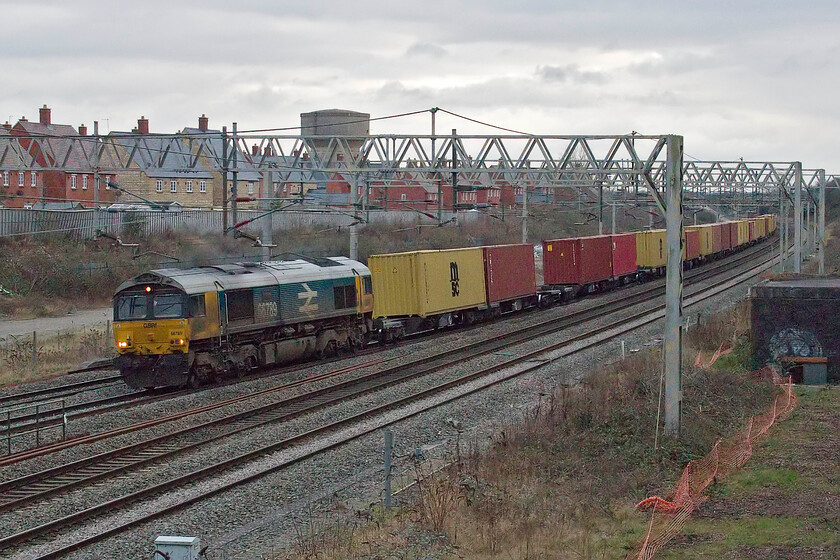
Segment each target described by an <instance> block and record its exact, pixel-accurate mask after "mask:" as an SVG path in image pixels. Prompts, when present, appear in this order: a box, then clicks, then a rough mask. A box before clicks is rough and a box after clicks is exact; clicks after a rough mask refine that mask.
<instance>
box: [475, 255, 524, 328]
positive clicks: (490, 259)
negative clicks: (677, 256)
mask: <svg viewBox="0 0 840 560" xmlns="http://www.w3.org/2000/svg"><path fill="white" fill-rule="evenodd" d="M481 249H482V251H483V257H484V279H485V288H486V301H487V304H488V305H489V306H490V308H491V310H492V311H493V313H494V314H496V315H498V314H501V313H504V312H508V311H519V310H521V309H524V308H526V307H531V306H533V305H536V303H537V285H536V277H537V274H536V267H535V262H534V247H533V246H532V245H530V244H520V245H491V246H486V247H482V248H481Z"/></svg>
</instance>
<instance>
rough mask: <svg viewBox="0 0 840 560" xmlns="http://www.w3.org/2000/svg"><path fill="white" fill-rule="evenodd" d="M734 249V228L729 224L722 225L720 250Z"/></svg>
mask: <svg viewBox="0 0 840 560" xmlns="http://www.w3.org/2000/svg"><path fill="white" fill-rule="evenodd" d="M731 248H732V228H731V227H729V222H723V223H721V224H720V250H721V251H726V250H728V249H731Z"/></svg>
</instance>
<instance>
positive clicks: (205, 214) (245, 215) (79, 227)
mask: <svg viewBox="0 0 840 560" xmlns="http://www.w3.org/2000/svg"><path fill="white" fill-rule="evenodd" d="M265 212H266V211H265V210H239V211H238V217H237V219H238V220H239V221H245V220H249V219H252V218H256V217H257V216H259V215H261V214H264V213H265ZM351 214H352V212H351V211H350V210H347V214H341V213H336V212H323V211H322V212H318V211H306V210H303V211H301V210H286V211H283V212H275V213H274V214H271V215H270V216H267V217H265V218H261V219H260V220H258V221H256V222H254V223H253V224H248V225H246V226H244V227H243V228H242V230H243V231H246V232H248V233H251V234H253V235H259V234H260V230H261V228H262V227H263V224H262V220H269V219H270V220H271V225H272V229H273V230H285V229H294V228H299V227H323V228H339V227H346V226H349V225H350V224H353V223H358V222H357V221H356V219H355V218H354V217H353V216H352V215H351ZM359 216H360V218H361V219H362V220H369V223H371V224H386V225H402V226H411V225H415V224H419V223H424V224H433V223H435V220H433V219H432V218H431V217H429V216H426V215H423V214H420V213H418V212H412V211H408V210H387V211H386V210H371V211H368V212H360V214H359ZM442 217H443V220H444V221H445V220H449V219H451V218H452V213H451V212H444V213H443V216H442ZM480 219H490V218H489V217H487V216H486V215H485V214H483V213H481V212H460V213H458V220H459V221H461V222H466V221H470V222H472V221H476V220H480ZM228 220H229V222H228V223H229V224H231V225H232V223H233V222H232V220H231V217H230V215H229V216H228ZM222 226H223V218H222V211H221V210H211V209H205V210H181V211H167V212H151V211H120V212H109V211H107V210H101V209H100V210H98V209H85V210H25V209H12V208H0V238H2V237H17V236H23V235H39V234H47V233H53V234H57V235H69V236H72V237H75V238H79V239H90V238H93V237H95V235H96V231H97V230H102V231H104V232H107V233H110V234H112V235H122V234H125V233H129V232H131V233H137V234H145V235H160V234H163V233H166V232H168V231H189V232H192V233H201V234H206V233H214V232H215V233H220V232H221V231H222Z"/></svg>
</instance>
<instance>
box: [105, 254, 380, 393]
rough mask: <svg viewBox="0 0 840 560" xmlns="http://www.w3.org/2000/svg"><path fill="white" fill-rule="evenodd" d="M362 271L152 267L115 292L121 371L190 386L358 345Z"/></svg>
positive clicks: (346, 266) (305, 262)
mask: <svg viewBox="0 0 840 560" xmlns="http://www.w3.org/2000/svg"><path fill="white" fill-rule="evenodd" d="M372 312H373V288H372V284H371V278H370V271H369V270H368V268H367V267H366V266H365V265H364V264H362V263H360V262H357V261H353V260H350V259H347V258H344V257H332V258H324V259H297V260H290V261H271V262H263V263H240V264H230V265H219V266H205V267H199V268H188V269H162V270H152V271H150V272H146V273H143V274H140V275H139V276H136V277H134V278H132V279H131V280H128V281H127V282H124V283H123V284H122V285H121V286H120V287H119V288H118V289H117V293H116V295H115V296H114V337H115V340H116V344H117V350H118V353H119V357H118V364H119V368H120V373H121V375H122V377H123V379H124V380H125V382H126V384H127V385H129V386H130V387H133V388H150V387H159V386H183V385H188V386H192V387H197V386H200V385H204V384H209V383H212V382H214V381H216V380H219V379H223V378H230V377H239V376H241V375H243V374H244V373H245V372H247V371H248V370H250V369H253V368H256V367H260V366H267V365H272V364H278V363H282V362H288V361H293V360H298V359H305V358H308V357H312V356H330V355H334V354H337V353H338V352H341V351H353V350H355V349H357V348H360V347H362V346H363V345H364V344H365V341H366V340H367V338H368V336H369V333H370V332H371V329H372V327H373V322H372V317H371V315H372Z"/></svg>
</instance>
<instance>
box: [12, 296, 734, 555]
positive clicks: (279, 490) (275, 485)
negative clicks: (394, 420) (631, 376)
mask: <svg viewBox="0 0 840 560" xmlns="http://www.w3.org/2000/svg"><path fill="white" fill-rule="evenodd" d="M638 289H642V287H638V286H635V287H632V288H628V289H626V290H627V291H632V290H638ZM733 291H738V292H740V293H736V294H731V293H729V294H726V295H724V296H718V297H717V298H715V299H714V300H709V302H707V303H704V304H703V306H702V312H713V311H714V310H716V309H718V308H723V307H728V306H729V305H731V304H732V303H733V302H734V301H737V300H739V299H741V298H742V297H743V295H744V294H745V292H746V290H745V289H740V290H733ZM622 293H624V291H623V292H622ZM591 301H592V300H585V301H580V302H576V303H574V304H572V305H569V306H564V307H561V308H556V309H553V310H549V311H547V312H544V313H526V314H522V315H520V316H517V317H515V318H511V320H510V321H507V322H505V323H504V324H501V323H494V324H490V325H486V326H484V327H483V328H481V329H474V330H465V331H460V332H453V333H450V334H447V335H445V336H442V337H436V338H434V339H433V340H423V341H420V342H418V343H416V344H413V345H412V346H411V347H410V353H411V355H412V357H415V358H416V357H418V356H431V355H434V354H436V353H438V352H440V351H441V350H443V349H446V348H451V347H457V346H463V345H464V344H466V343H468V342H470V341H472V340H477V339H481V338H484V337H486V336H488V335H491V334H495V333H497V332H498V333H503V332H505V331H509V330H510V326H511V325H512V324H522V323H533V322H537V321H543V320H546V319H547V318H550V317H557V316H561V315H565V314H567V313H569V312H571V311H572V310H574V309H576V308H579V307H582V306H586V305H591V303H590V302H591ZM691 312H692V313H694V312H695V311H694V310H691ZM601 322H605V321H604V320H601ZM609 322H612V320H610V321H609ZM590 326H591V325H590ZM585 328H588V327H582V326H581V327H577V328H576V329H575V331H577V330H581V331H582V330H585ZM659 329H661V327H659V326H656V325H654V326H651V327H647V328H645V329H643V330H642V331H640V332H639V333H637V334H632V335H628V336H627V337H626V341H627V343H628V346H627V349H628V350H631V349H633V348H637V347H641V346H642V345H644V344H645V343H648V344H649V343H650V342H651V339H652V335H655V334H656V332H657V331H658V330H659ZM555 336H556V335H555ZM560 338H566V335H564V336H562V337H560ZM531 346H538V345H536V344H535V343H526V344H525V345H522V346H521V347H519V348H517V350H516V352H521V351H524V349H525V348H526V347H531ZM400 353H402V354H407V353H408V352H407V351H406V347H402V348H393V349H388V350H385V351H384V352H383V353H382V354H377V355H376V357H380V356H382V355H385V356H389V355H395V354H400ZM506 353H507V352H506ZM619 353H620V342H619V341H614V342H611V343H608V344H606V345H605V346H602V347H600V348H597V349H594V350H588V351H585V352H583V353H581V354H579V355H576V356H572V357H570V358H566V359H564V360H561V361H558V362H556V363H554V364H551V365H549V366H546V367H545V368H543V369H542V370H540V371H539V372H537V373H534V374H528V375H526V376H523V377H522V378H519V379H516V380H513V381H509V382H506V383H504V384H503V385H500V386H496V387H493V388H490V389H487V390H485V391H483V392H482V393H480V394H476V395H473V396H470V397H466V398H463V399H461V400H459V401H456V403H453V404H450V405H447V406H444V407H441V408H440V409H437V410H434V411H431V412H426V413H422V414H420V415H418V416H416V417H415V418H412V419H409V420H406V421H404V422H402V423H401V424H400V425H399V427H398V436H397V441H398V450H399V452H401V451H405V450H408V449H413V448H415V447H419V446H422V445H424V444H428V443H429V442H434V441H438V440H440V439H441V438H445V437H447V436H451V435H452V433H453V430H452V428H451V427H450V425H449V424H448V423H447V422H446V420H447V419H448V418H457V419H458V421H459V422H460V423H461V424H462V426H464V428H466V429H472V430H475V431H474V433H475V437H476V438H478V440H480V441H484V440H485V438H486V436H487V435H490V434H492V433H494V432H495V431H496V430H498V429H499V427H500V426H503V425H504V423H505V422H506V421H508V420H509V419H510V411H511V410H513V411H520V410H523V409H526V408H528V407H530V406H533V404H534V403H535V402H536V401H538V400H539V394H540V393H546V392H549V391H550V390H551V388H552V387H554V386H556V384H557V382H558V380H561V379H564V378H567V377H568V376H570V375H575V374H576V373H580V372H585V371H587V369H591V368H594V367H597V366H598V365H600V364H605V363H608V362H610V361H613V360H615V359H616V357H617V355H618V354H619ZM370 359H371V358H370V357H363V358H354V359H353V360H355V361H359V362H362V361H366V360H370ZM506 359H508V358H507V357H506V356H498V355H496V356H492V355H491V356H487V357H483V358H479V359H476V360H473V361H472V362H471V364H470V365H469V366H466V365H465V366H461V367H459V368H452V370H453V371H450V370H447V371H446V372H441V373H440V374H438V375H435V376H433V378H432V377H429V378H426V379H423V380H421V381H417V382H414V383H412V384H408V385H405V386H400V387H397V388H395V389H392V390H389V391H386V392H384V393H383V394H381V395H371V396H368V397H366V398H364V399H360V400H357V401H354V402H353V403H350V404H348V405H346V406H342V407H336V408H333V409H329V410H327V411H322V412H320V413H316V414H314V415H310V416H308V417H305V418H301V419H297V420H295V421H293V422H291V423H288V424H283V425H281V426H276V427H273V428H271V429H265V430H260V431H259V433H251V434H249V435H247V436H245V437H238V438H237V439H236V441H235V443H231V444H230V445H226V446H214V447H212V448H208V449H203V450H201V451H199V452H196V453H194V454H190V455H189V456H184V458H183V459H179V460H178V461H177V462H173V463H172V464H164V465H160V466H157V467H152V468H150V469H146V470H145V471H144V472H143V477H142V478H143V480H142V481H140V480H136V477H126V478H125V479H124V480H122V481H121V483H122V485H123V486H124V490H125V491H129V490H133V489H135V488H137V487H139V486H145V485H146V484H147V483H148V482H149V481H150V480H157V479H159V478H163V477H169V476H172V474H173V473H176V472H177V473H187V472H191V471H190V469H191V468H193V466H194V465H196V464H207V463H208V462H213V461H216V460H218V459H219V458H220V457H223V456H230V455H231V454H233V453H235V452H236V451H238V450H243V449H249V448H250V449H252V448H253V447H254V446H255V445H256V444H258V443H265V442H273V441H277V440H278V439H280V438H282V437H284V435H288V434H290V433H292V432H293V431H295V428H296V427H300V426H306V425H310V424H312V423H313V422H314V421H315V420H316V418H320V419H322V420H329V419H333V418H334V417H335V416H336V415H337V414H341V413H343V412H352V411H358V410H361V408H362V407H364V406H366V405H367V404H369V403H371V402H382V401H383V400H389V399H394V398H397V397H398V396H399V395H402V394H406V393H408V392H409V389H410V388H416V387H417V386H421V385H423V384H428V385H431V384H432V383H433V381H434V382H439V381H440V380H441V379H449V378H453V377H457V376H460V375H463V374H464V373H466V372H468V371H474V370H475V369H476V367H478V366H480V365H490V364H494V363H497V362H498V361H500V360H501V361H504V360H506ZM344 363H346V362H342V365H343V364H344ZM374 367H376V366H374ZM381 367H385V365H384V364H382V365H381ZM324 369H330V368H329V366H319V365H317V364H316V365H313V366H312V368H307V369H306V371H301V372H296V373H295V374H292V375H295V376H297V377H300V376H303V375H311V374H312V373H317V372H319V370H320V371H323V370H324ZM351 375H358V372H353V373H352V374H351ZM575 376H576V375H575ZM279 382H280V380H278V379H277V378H270V379H259V380H254V381H251V382H245V384H238V385H234V386H229V387H223V388H216V389H210V390H207V391H203V392H201V393H197V394H193V395H188V396H185V397H179V398H177V399H171V400H169V401H165V402H162V403H156V404H155V405H151V406H148V407H143V408H142V409H137V410H133V411H131V413H130V414H128V415H127V414H126V413H125V412H121V413H115V414H114V416H117V417H118V418H114V419H113V420H107V419H106V418H105V417H106V416H108V415H103V416H99V417H96V418H95V419H90V422H91V424H92V425H95V427H96V428H95V429H103V422H106V423H107V422H109V421H113V422H114V423H115V424H116V425H123V424H124V423H126V418H125V417H126V416H131V421H137V420H140V419H142V418H144V417H156V415H160V414H161V413H166V412H167V411H172V410H183V409H184V408H185V407H188V406H194V405H196V404H206V402H208V399H211V398H212V400H213V401H217V400H221V399H223V398H229V396H232V395H235V394H241V393H242V392H246V391H247V390H249V389H250V390H254V391H255V390H259V389H261V388H265V386H267V385H266V384H274V385H276V384H278V383H279ZM275 399H276V397H271V398H270V399H268V400H275ZM173 401H174V402H173ZM191 401H194V402H191ZM248 405H249V406H250V405H251V403H248ZM216 412H217V413H218V415H219V416H220V415H222V414H227V413H229V412H230V409H227V408H226V409H225V410H224V411H223V412H222V411H216ZM213 416H214V417H218V416H216V415H213ZM206 418H207V417H204V418H202V419H206ZM80 422H81V421H80ZM182 422H185V423H189V421H182ZM75 428H76V429H81V430H84V429H85V427H83V426H79V427H75ZM172 429H173V427H172V426H171V425H167V426H164V427H161V428H159V429H158V430H157V431H158V432H159V433H167V432H171V431H172ZM147 432H148V433H147V434H146V435H148V434H149V433H151V432H152V431H151V430H150V431H147ZM127 437H128V438H129V439H133V440H135V441H136V439H137V437H136V436H127ZM101 443H102V444H103V447H105V448H111V447H113V446H114V442H101ZM91 447H92V446H91ZM91 447H88V449H86V450H85V453H84V455H87V454H89V453H90V451H89V450H90V448H91ZM72 454H73V452H68V453H67V454H66V455H64V456H62V457H50V458H46V459H44V460H43V461H37V462H41V463H49V462H51V461H52V462H55V463H64V462H66V461H67V456H68V455H72ZM269 459H270V458H266V460H269ZM274 459H275V460H276V459H277V457H274ZM380 461H381V436H380V435H379V434H374V435H369V436H364V437H362V438H360V439H359V440H357V441H356V442H354V443H351V444H349V445H346V446H344V447H342V448H340V449H338V450H336V451H334V452H330V453H328V454H326V455H323V456H320V457H317V458H314V459H311V460H307V461H305V462H303V463H301V464H299V465H296V466H294V467H291V468H289V469H287V470H285V471H283V472H282V473H278V474H274V475H269V476H267V477H265V478H263V479H261V480H260V481H259V482H257V483H254V484H250V485H248V486H247V487H243V488H240V489H237V490H233V491H229V492H226V493H224V494H222V495H219V496H217V497H215V498H212V499H209V500H207V501H205V502H202V503H201V504H199V505H196V506H193V507H190V508H188V509H187V510H185V511H184V512H183V513H182V514H181V515H179V516H176V517H177V518H178V519H177V520H175V521H173V520H162V521H160V522H156V523H151V524H147V525H145V526H143V528H142V529H140V530H137V531H134V532H131V533H129V534H127V535H125V536H121V537H120V538H119V539H112V541H113V542H111V541H106V542H105V543H102V544H101V545H99V546H97V547H95V548H91V549H90V550H86V551H85V554H82V553H79V554H77V555H74V556H73V557H78V558H82V557H84V558H89V557H91V556H90V554H91V553H92V552H94V551H100V552H101V553H102V554H106V551H107V553H118V554H119V557H125V558H144V557H147V553H144V552H142V551H143V550H145V551H147V552H148V551H149V548H148V546H149V544H150V543H151V542H152V541H153V540H154V535H155V534H196V535H200V536H202V538H203V539H204V541H205V543H208V542H214V541H217V542H225V541H230V542H229V544H228V545H227V548H226V550H227V551H228V552H230V553H231V554H233V553H235V552H245V551H249V550H250V551H252V552H258V551H261V550H263V548H261V547H270V546H271V543H275V546H276V542H283V541H286V542H288V539H289V537H290V534H291V535H294V532H295V527H296V526H297V527H298V529H299V527H300V526H299V525H296V523H298V524H299V523H300V520H298V521H297V522H296V521H295V517H294V516H289V515H285V516H280V517H279V518H278V519H277V521H276V522H275V523H272V524H270V527H261V522H260V521H261V520H264V519H271V518H272V515H271V514H272V513H273V512H276V510H277V508H278V507H281V506H283V505H284V504H286V505H288V504H289V503H295V502H300V500H304V502H308V500H307V496H310V495H322V496H327V495H328V496H329V498H328V499H325V500H321V502H326V506H332V507H338V505H339V504H335V503H333V502H335V501H336V500H337V499H338V500H340V501H341V502H342V503H345V502H346V503H351V502H353V503H357V504H358V503H364V502H365V501H366V500H371V499H373V500H375V499H376V497H377V492H376V491H375V489H376V487H377V486H378V483H377V482H376V479H377V478H378V477H377V476H376V475H377V474H379V470H380V469H381V467H380V466H379V465H380ZM37 462H36V461H33V462H32V463H37ZM27 467H29V468H30V469H31V468H33V467H32V466H31V465H27ZM37 468H43V465H41V467H37ZM253 468H255V466H254V465H249V466H248V467H245V468H243V469H241V470H242V471H244V472H248V471H250V470H252V469H253ZM5 470H6V469H4V471H5ZM235 474H236V473H230V474H229V475H227V476H235ZM3 476H4V478H5V477H6V473H5V472H4V473H3ZM380 476H381V475H380ZM347 480H352V481H354V485H352V486H351V487H350V488H348V489H347V490H343V491H339V490H338V489H339V488H341V487H342V486H346V481H347ZM217 483H218V479H216V480H213V481H206V482H201V483H198V484H197V485H196V487H197V488H203V487H207V486H208V485H211V484H217ZM109 488H110V490H111V491H110V492H109ZM324 488H333V489H334V490H335V492H338V493H337V494H336V497H335V498H334V497H333V493H331V492H327V494H324V492H325V491H324ZM366 488H367V490H365V489H366ZM371 489H373V492H372V493H371ZM184 492H187V490H186V489H185V490H184V491H183V492H178V493H177V494H175V496H178V495H181V494H183V493H184ZM112 493H113V488H112V486H111V485H110V484H102V485H99V486H95V487H93V488H87V489H83V490H80V491H77V492H71V493H70V494H68V495H67V496H63V497H61V498H58V499H56V500H52V501H50V502H49V503H48V504H47V505H46V507H43V506H44V505H43V504H39V506H38V508H32V509H40V510H42V511H46V512H49V515H46V514H45V515H44V518H47V517H55V514H56V512H57V511H65V508H67V511H69V509H77V508H78V507H79V506H81V505H83V504H87V503H94V501H95V500H96V499H97V497H99V498H101V497H103V496H108V495H112ZM313 493H314V494H313ZM171 499H174V497H173V496H164V497H162V498H160V499H159V500H165V501H169V500H171ZM321 502H318V503H317V504H315V505H313V506H312V507H311V508H306V512H307V515H308V516H311V515H312V514H313V512H316V511H317V512H318V513H319V514H320V513H329V511H330V509H329V508H328V507H327V508H326V509H324V508H325V507H326V506H325V505H324V504H323V503H321ZM68 504H72V506H70V505H68ZM316 506H317V507H316ZM313 508H316V509H313ZM281 509H282V508H281ZM40 518H41V515H39V514H38V512H35V511H31V510H25V511H24V512H17V513H14V514H9V515H7V516H4V517H2V518H0V519H2V521H3V525H4V526H5V527H7V531H8V532H11V529H12V528H13V527H19V526H29V525H31V524H32V523H34V522H35V521H36V520H38V519H40ZM107 522H108V523H109V524H110V523H113V522H114V521H113V520H109V521H107ZM242 527H250V528H252V529H254V531H252V532H251V533H247V532H246V535H248V537H247V538H232V537H231V535H232V534H234V536H236V534H238V533H241V532H243V531H242V529H241V528H242ZM255 535H257V536H255ZM276 539H279V541H276ZM117 541H119V544H115V543H117ZM109 543H110V544H109ZM112 546H118V547H119V548H112Z"/></svg>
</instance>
